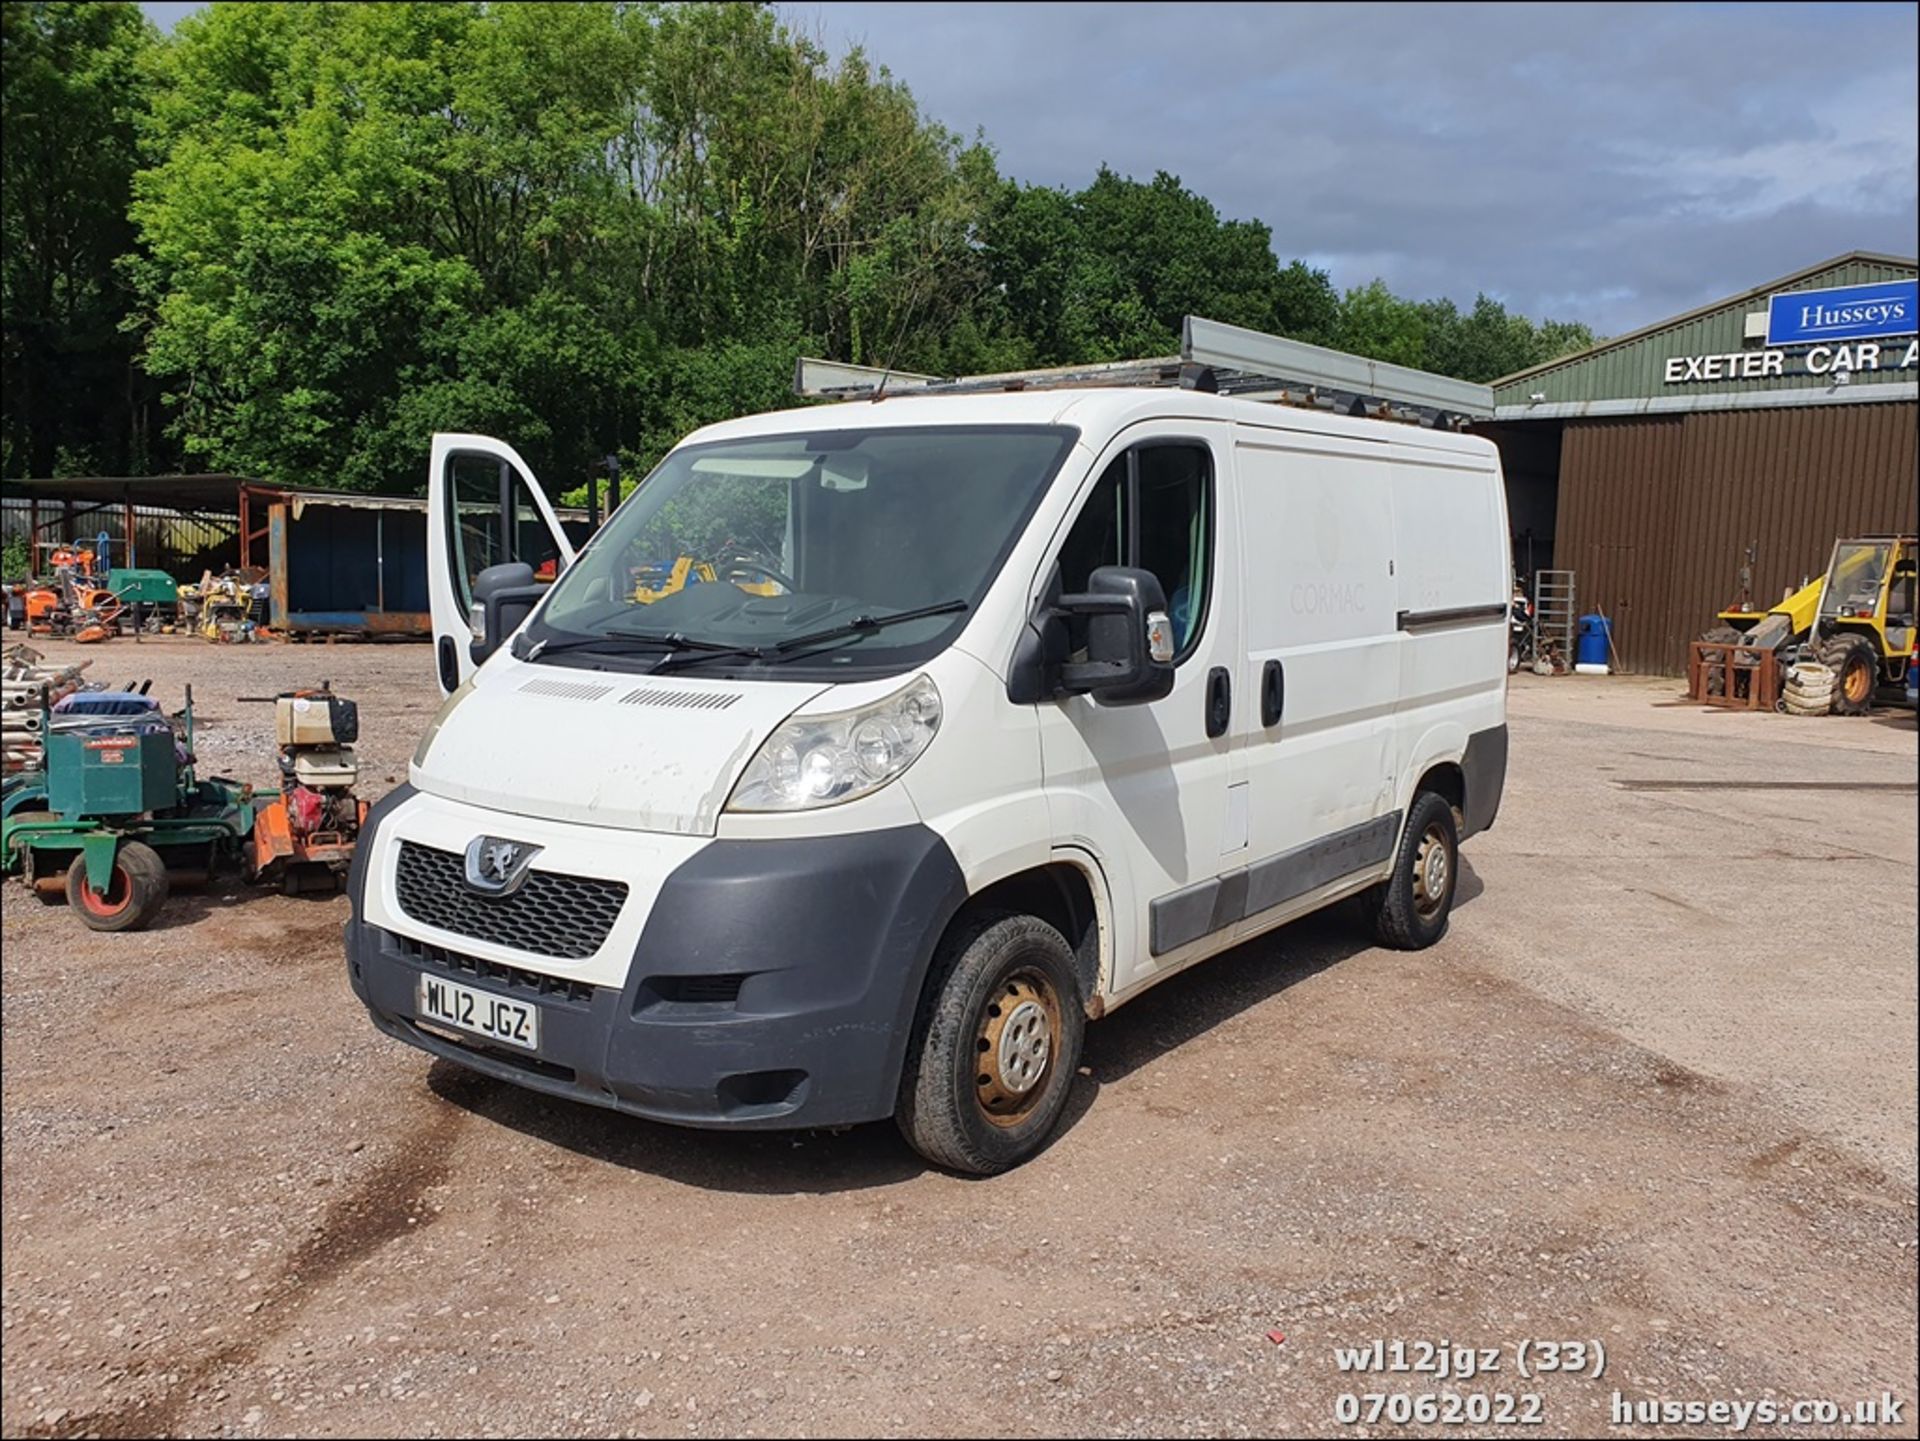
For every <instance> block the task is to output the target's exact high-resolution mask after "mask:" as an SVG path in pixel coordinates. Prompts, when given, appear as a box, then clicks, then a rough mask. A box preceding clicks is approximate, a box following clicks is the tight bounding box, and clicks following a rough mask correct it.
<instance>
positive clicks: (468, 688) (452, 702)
mask: <svg viewBox="0 0 1920 1441" xmlns="http://www.w3.org/2000/svg"><path fill="white" fill-rule="evenodd" d="M478 674H479V672H478V671H475V672H474V674H473V675H470V676H468V677H467V678H466V679H465V680H463V681H461V682H460V684H459V685H458V686H456V687H455V688H454V691H453V693H452V694H451V695H449V696H448V697H447V698H446V699H445V700H443V701H441V702H440V709H439V710H437V711H435V712H434V715H433V719H432V720H430V721H428V722H427V729H426V733H425V734H423V735H422V736H421V737H420V744H419V745H417V746H415V747H414V748H413V766H414V769H416V770H417V769H419V768H421V767H423V766H425V765H426V763H427V752H428V751H430V750H432V749H433V738H434V737H435V736H437V735H439V734H440V727H441V726H443V725H445V724H446V720H447V717H448V716H450V715H452V714H453V708H454V707H455V706H457V705H459V704H460V702H461V701H463V700H465V699H466V698H467V697H468V696H470V695H472V694H473V680H474V676H477V675H478Z"/></svg>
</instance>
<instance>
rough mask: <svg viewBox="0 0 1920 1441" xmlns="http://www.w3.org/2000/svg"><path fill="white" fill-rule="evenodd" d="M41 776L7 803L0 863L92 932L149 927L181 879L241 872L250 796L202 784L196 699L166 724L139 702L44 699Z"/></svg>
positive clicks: (95, 695) (26, 781) (9, 785)
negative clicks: (59, 899)
mask: <svg viewBox="0 0 1920 1441" xmlns="http://www.w3.org/2000/svg"><path fill="white" fill-rule="evenodd" d="M40 734H41V738H42V742H43V745H44V760H43V762H42V765H41V768H40V769H37V770H29V771H23V772H21V773H19V774H17V775H12V776H8V777H7V779H6V782H5V787H4V791H3V792H0V863H3V864H4V868H5V872H6V873H7V874H9V875H13V874H18V875H20V876H21V877H22V878H23V879H24V880H25V881H26V882H27V884H28V885H29V886H31V887H33V889H34V890H36V891H38V892H39V893H41V894H42V895H43V896H45V897H46V898H48V899H53V898H55V897H56V896H58V895H59V894H61V893H64V894H65V896H66V899H67V902H68V904H69V905H70V906H71V907H72V909H73V913H74V914H75V915H76V916H78V917H79V918H80V921H81V922H82V924H84V925H86V926H88V927H89V928H91V929H93V930H96V931H131V930H138V929H139V928H140V927H142V926H145V925H147V924H148V923H149V922H150V921H152V920H153V918H154V917H155V916H156V915H158V914H159V911H160V908H161V907H162V906H163V905H164V904H165V903H166V899H167V896H168V893H169V892H170V891H171V889H172V886H173V882H174V881H175V880H185V879H189V878H192V879H195V880H204V879H205V878H206V877H207V876H208V875H210V874H211V873H212V872H213V871H214V870H216V869H218V868H220V867H222V866H223V865H225V864H227V863H230V862H235V861H238V860H239V859H240V858H241V857H242V856H243V854H244V849H243V848H244V847H245V846H246V844H247V842H248V839H249V837H250V836H251V834H252V831H253V798H252V794H251V792H250V790H249V788H247V787H244V786H241V785H239V784H237V783H235V782H233V781H229V780H221V779H211V780H204V781H203V780H198V779H196V777H195V775H194V757H193V688H192V687H191V686H189V687H188V688H187V692H186V707H185V709H183V710H181V711H180V712H178V713H177V714H175V715H171V716H170V715H168V714H166V713H165V712H164V711H163V710H162V709H161V708H160V703H159V702H158V701H157V700H154V699H153V698H152V697H150V696H148V695H146V694H144V693H136V692H133V691H83V692H78V693H75V694H73V695H70V696H67V697H65V698H64V699H62V700H61V701H59V702H58V703H57V704H53V703H50V702H49V700H48V697H47V695H46V693H44V692H43V693H42V697H41V708H40Z"/></svg>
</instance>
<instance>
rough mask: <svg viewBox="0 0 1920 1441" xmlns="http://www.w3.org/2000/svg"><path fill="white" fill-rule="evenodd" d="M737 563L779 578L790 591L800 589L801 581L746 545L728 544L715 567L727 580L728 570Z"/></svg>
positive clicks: (759, 572)
mask: <svg viewBox="0 0 1920 1441" xmlns="http://www.w3.org/2000/svg"><path fill="white" fill-rule="evenodd" d="M736 564H737V565H739V566H742V567H744V568H746V569H749V570H752V571H753V572H755V573H756V574H758V575H764V576H766V577H767V578H768V579H770V580H777V581H779V582H780V584H781V585H783V586H785V587H786V588H787V589H788V590H790V591H797V590H799V589H800V582H799V581H797V580H795V579H794V578H793V577H792V576H790V575H788V574H787V573H786V572H785V571H784V570H781V569H780V568H779V567H777V566H775V565H772V564H770V563H769V562H768V560H767V558H766V556H764V555H762V554H761V553H760V552H758V551H755V550H750V549H748V548H747V547H746V546H740V545H734V546H728V547H727V549H726V550H725V551H724V552H722V554H721V555H720V557H719V558H718V559H717V560H715V561H714V563H713V568H714V570H716V571H717V572H719V575H720V579H722V580H726V579H728V578H729V577H728V575H727V572H728V570H729V569H730V568H731V567H733V566H735V565H736Z"/></svg>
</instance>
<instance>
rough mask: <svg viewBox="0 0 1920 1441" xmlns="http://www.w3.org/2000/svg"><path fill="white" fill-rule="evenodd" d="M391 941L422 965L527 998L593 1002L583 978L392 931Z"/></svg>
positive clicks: (590, 992)
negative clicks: (490, 958)
mask: <svg viewBox="0 0 1920 1441" xmlns="http://www.w3.org/2000/svg"><path fill="white" fill-rule="evenodd" d="M393 944H394V947H395V949H397V950H398V951H399V953H400V954H401V955H402V956H405V957H406V958H407V959H408V960H410V961H416V962H418V963H420V964H421V965H425V966H432V967H433V968H434V969H436V970H441V971H445V972H446V973H447V974H448V975H450V976H453V977H455V978H457V979H460V980H474V981H485V982H486V983H487V984H488V985H490V986H493V987H496V988H498V989H500V990H503V991H509V992H511V993H513V994H514V995H517V996H525V997H526V998H527V999H529V1000H538V1001H556V1000H557V1001H566V1002H570V1003H572V1004H575V1005H582V1006H587V1005H591V1004H593V987H592V986H590V985H588V984H587V983H586V982H584V981H569V980H567V979H566V978H564V977H562V976H543V975H541V974H540V972H538V971H523V970H521V969H520V967H518V966H503V965H501V964H500V963H499V962H498V961H486V960H482V959H481V958H480V957H479V956H468V955H462V954H461V953H460V952H459V951H450V950H448V949H447V948H446V947H445V946H436V945H433V944H431V943H430V942H427V941H416V940H415V939H414V938H413V937H412V936H402V935H394V936H393Z"/></svg>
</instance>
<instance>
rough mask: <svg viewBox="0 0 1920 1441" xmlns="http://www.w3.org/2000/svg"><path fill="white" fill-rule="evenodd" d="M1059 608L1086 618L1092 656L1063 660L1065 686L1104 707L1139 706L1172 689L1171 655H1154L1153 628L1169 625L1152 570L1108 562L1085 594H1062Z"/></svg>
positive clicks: (1062, 685)
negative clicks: (1079, 659)
mask: <svg viewBox="0 0 1920 1441" xmlns="http://www.w3.org/2000/svg"><path fill="white" fill-rule="evenodd" d="M1055 609H1056V611H1057V612H1058V613H1059V614H1061V615H1064V616H1085V617H1086V621H1087V658H1086V659H1085V660H1084V661H1066V662H1063V663H1062V664H1061V666H1060V670H1059V688H1060V690H1062V691H1064V692H1065V693H1067V694H1069V695H1080V694H1091V695H1092V696H1093V698H1094V699H1095V700H1096V701H1098V702H1099V703H1100V704H1101V705H1139V704H1141V703H1142V702H1144V701H1155V700H1159V699H1160V698H1161V697H1162V696H1164V695H1166V694H1167V692H1169V691H1170V690H1172V689H1173V665H1172V662H1171V658H1170V657H1169V658H1166V659H1155V656H1154V647H1153V642H1152V641H1151V640H1150V638H1149V628H1150V626H1155V625H1157V626H1160V627H1164V626H1165V625H1166V623H1167V621H1166V610H1167V596H1166V591H1165V590H1164V589H1163V588H1162V587H1161V585H1160V581H1159V578H1158V577H1157V576H1155V575H1154V574H1153V573H1152V572H1151V571H1145V570H1139V569H1137V568H1135V567H1133V566H1125V565H1103V566H1101V567H1100V568H1099V569H1098V570H1096V571H1094V573H1093V574H1092V575H1091V576H1089V577H1088V578H1087V589H1086V591H1085V592H1084V593H1083V594H1080V595H1063V596H1061V597H1060V599H1059V600H1058V601H1057V602H1056V604H1055Z"/></svg>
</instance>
